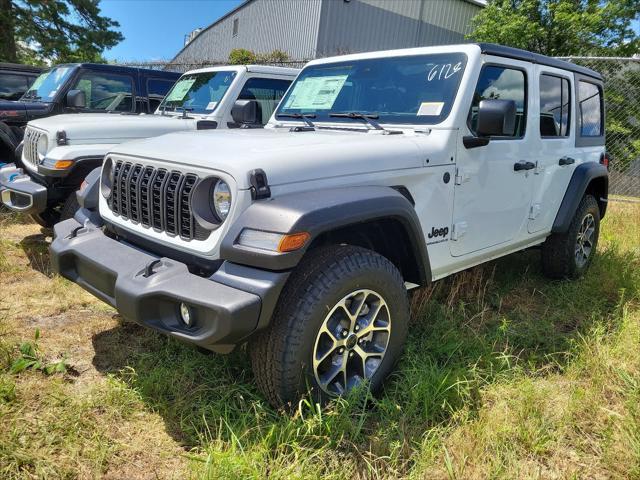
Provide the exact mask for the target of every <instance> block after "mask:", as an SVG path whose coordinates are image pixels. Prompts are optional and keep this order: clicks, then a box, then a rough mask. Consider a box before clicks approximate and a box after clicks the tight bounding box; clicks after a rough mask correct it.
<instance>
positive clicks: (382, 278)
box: [249, 245, 409, 407]
mask: <svg viewBox="0 0 640 480" xmlns="http://www.w3.org/2000/svg"><path fill="white" fill-rule="evenodd" d="M358 289H371V290H374V291H376V292H378V293H379V294H381V295H382V296H384V300H385V302H386V304H387V306H388V310H389V314H390V317H391V325H392V328H391V333H390V335H389V339H388V345H387V350H386V353H385V355H384V357H383V359H382V362H381V363H380V365H379V367H378V368H377V370H376V371H375V373H374V374H373V375H372V377H371V379H370V381H369V388H370V389H371V390H372V391H375V390H377V389H379V388H380V387H381V385H382V383H383V380H384V379H385V377H386V376H387V375H388V374H389V373H390V372H391V370H392V368H393V366H394V364H395V363H396V361H397V360H398V357H399V356H400V354H401V352H402V348H403V345H404V342H405V339H406V336H407V329H408V323H409V301H408V296H407V291H406V289H405V286H404V281H403V279H402V276H401V274H400V272H399V271H398V269H397V268H396V267H395V266H394V265H393V263H391V262H390V261H389V260H388V259H386V258H385V257H383V256H381V255H379V254H377V253H375V252H373V251H371V250H367V249H364V248H360V247H352V246H338V245H334V246H329V247H321V248H318V249H317V250H312V251H311V252H309V253H308V254H307V256H306V257H305V258H304V259H303V260H302V262H301V263H300V264H299V265H298V267H297V268H296V270H295V271H294V272H293V273H292V275H291V277H290V278H289V280H288V282H287V285H285V288H284V289H283V292H282V294H281V296H280V299H279V302H278V305H277V306H276V309H275V312H274V315H273V319H272V323H271V325H270V326H269V327H268V328H267V329H266V330H264V331H262V332H260V334H258V335H257V336H256V337H255V338H254V339H252V340H251V342H250V343H249V355H250V357H251V363H252V367H253V371H254V374H255V378H256V382H257V384H258V387H259V388H260V390H261V391H262V392H263V393H264V395H265V396H266V397H267V399H268V401H269V402H270V403H271V404H272V405H274V406H276V407H290V406H295V405H297V402H298V400H299V399H300V398H301V397H302V396H303V395H304V394H306V393H307V392H311V394H312V395H313V397H314V400H315V401H318V402H320V403H324V402H326V401H327V400H329V399H330V398H332V396H331V395H329V394H327V393H326V392H324V391H322V390H321V388H320V387H319V386H318V384H317V382H316V379H315V376H314V373H313V368H312V367H311V363H312V351H313V348H314V344H315V341H316V335H317V334H318V331H319V329H320V326H321V325H322V324H323V322H324V320H325V318H326V316H327V314H328V310H329V309H331V308H332V306H333V305H336V303H337V302H339V301H340V299H342V298H344V297H345V295H348V294H349V293H350V292H352V291H354V290H358Z"/></svg>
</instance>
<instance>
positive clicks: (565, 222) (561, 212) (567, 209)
mask: <svg viewBox="0 0 640 480" xmlns="http://www.w3.org/2000/svg"><path fill="white" fill-rule="evenodd" d="M599 178H602V179H603V181H604V191H603V192H600V193H599V194H598V195H597V198H596V200H597V201H598V205H600V215H601V217H604V215H605V213H606V210H607V197H608V196H609V172H608V170H607V167H605V166H604V165H601V164H599V163H596V162H587V163H582V164H580V165H578V166H577V167H576V169H575V170H574V171H573V175H571V180H570V181H569V185H568V186H567V190H566V192H565V194H564V197H563V199H562V203H561V204H560V208H559V209H558V213H557V214H556V218H555V220H554V222H553V227H551V233H566V232H567V231H568V230H569V225H571V221H572V220H573V216H574V215H575V213H576V210H577V209H578V205H579V204H580V201H581V200H582V197H583V196H584V194H585V193H586V192H587V189H588V188H589V185H590V184H591V182H592V181H593V180H595V179H599Z"/></svg>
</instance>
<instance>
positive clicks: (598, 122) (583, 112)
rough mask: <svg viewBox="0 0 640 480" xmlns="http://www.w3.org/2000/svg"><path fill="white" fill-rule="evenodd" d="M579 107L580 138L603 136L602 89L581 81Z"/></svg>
mask: <svg viewBox="0 0 640 480" xmlns="http://www.w3.org/2000/svg"><path fill="white" fill-rule="evenodd" d="M578 105H579V109H578V111H579V112H580V119H579V120H580V123H579V127H580V136H582V137H600V136H602V135H603V125H602V124H603V121H602V120H603V118H602V117H603V116H602V91H601V90H600V87H598V86H597V85H595V84H593V83H589V82H583V81H580V82H579V84H578Z"/></svg>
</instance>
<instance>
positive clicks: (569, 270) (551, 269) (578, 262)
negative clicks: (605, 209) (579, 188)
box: [542, 195, 600, 278]
mask: <svg viewBox="0 0 640 480" xmlns="http://www.w3.org/2000/svg"><path fill="white" fill-rule="evenodd" d="M599 234H600V208H599V207H598V202H597V201H596V199H595V198H594V197H593V196H592V195H585V196H584V198H583V199H582V201H581V202H580V205H578V208H577V210H576V213H575V215H574V217H573V220H572V221H571V225H570V226H569V230H567V232H566V233H562V234H553V235H551V236H550V237H549V238H547V240H546V241H545V242H544V244H543V246H542V269H543V271H544V273H545V275H547V276H549V277H551V278H578V277H580V276H581V275H582V274H584V272H586V270H587V269H588V268H589V265H590V264H591V260H592V259H593V256H594V255H595V251H596V246H597V245H598V236H599Z"/></svg>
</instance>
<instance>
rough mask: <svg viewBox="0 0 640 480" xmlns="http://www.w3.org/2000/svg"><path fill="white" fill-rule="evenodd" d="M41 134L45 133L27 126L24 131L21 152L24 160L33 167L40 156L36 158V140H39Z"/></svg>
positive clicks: (37, 162)
mask: <svg viewBox="0 0 640 480" xmlns="http://www.w3.org/2000/svg"><path fill="white" fill-rule="evenodd" d="M43 135H46V134H45V133H44V132H42V131H40V130H36V129H35V128H32V127H27V129H26V130H25V132H24V146H23V149H22V152H23V153H24V158H25V160H27V162H29V163H30V164H31V165H33V167H34V168H35V167H36V166H37V165H39V164H40V158H38V140H40V137H42V136H43Z"/></svg>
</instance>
